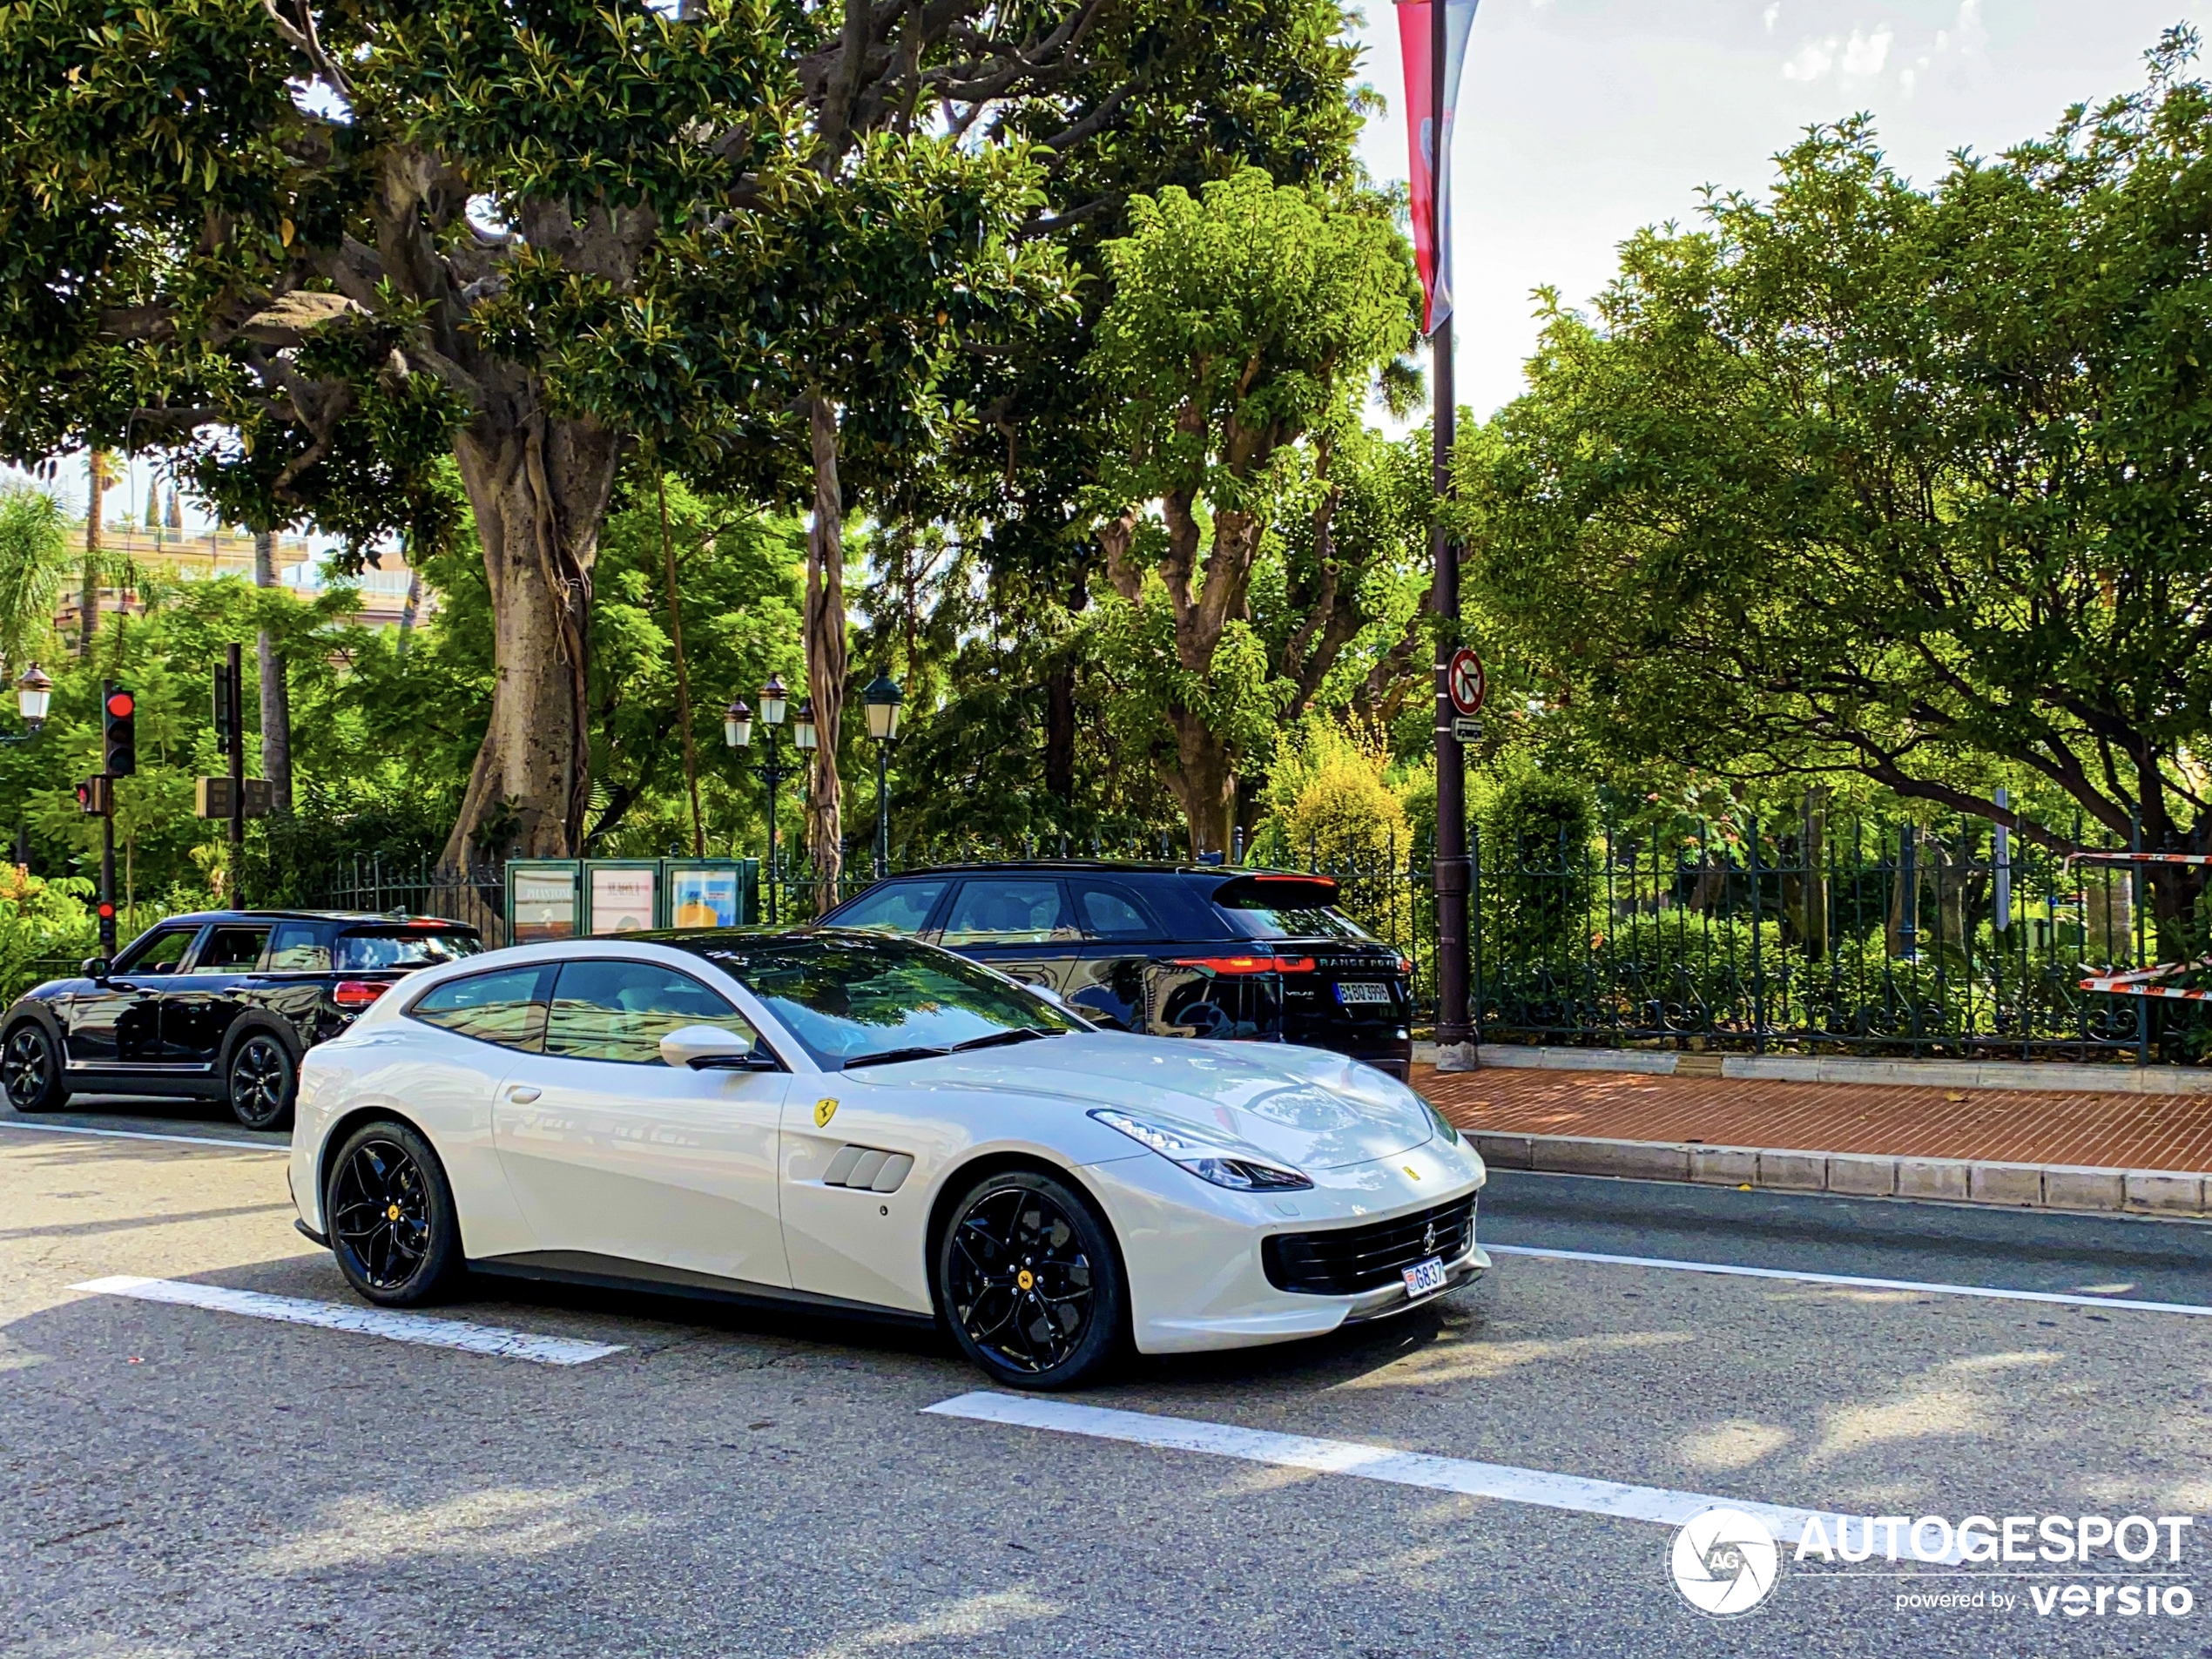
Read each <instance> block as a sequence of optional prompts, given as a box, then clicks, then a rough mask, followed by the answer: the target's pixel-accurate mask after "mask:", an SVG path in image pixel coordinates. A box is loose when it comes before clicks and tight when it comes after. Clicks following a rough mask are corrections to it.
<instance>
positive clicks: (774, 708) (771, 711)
mask: <svg viewBox="0 0 2212 1659" xmlns="http://www.w3.org/2000/svg"><path fill="white" fill-rule="evenodd" d="M789 701H790V694H789V693H788V692H787V691H785V689H784V681H783V676H782V675H780V674H771V675H769V676H768V683H767V684H766V685H764V686H762V687H761V688H760V725H761V726H762V727H763V728H764V729H765V731H766V732H767V735H768V744H767V749H768V752H767V755H766V757H765V759H763V760H762V761H761V762H760V763H759V765H756V766H754V767H753V768H752V771H753V772H754V774H755V775H756V776H757V777H759V779H760V781H761V782H762V783H764V784H765V785H767V786H768V920H769V921H770V923H771V924H773V923H774V921H776V788H777V786H778V785H779V784H781V783H782V782H783V780H784V778H785V775H786V774H785V769H784V765H783V756H782V753H781V752H780V751H779V749H778V748H777V747H776V733H777V732H779V731H780V730H781V729H782V727H783V724H784V710H785V708H786V705H788V703H789ZM752 725H753V721H752V710H751V709H749V708H747V707H745V703H744V701H743V700H742V699H740V700H739V701H738V702H735V703H732V704H731V705H730V706H729V707H728V708H726V709H725V710H724V711H722V740H723V742H725V744H727V745H729V746H730V747H731V748H732V749H738V750H749V749H751V748H752ZM809 735H810V736H811V735H812V729H811V728H809ZM735 850H736V849H735V848H732V852H735Z"/></svg>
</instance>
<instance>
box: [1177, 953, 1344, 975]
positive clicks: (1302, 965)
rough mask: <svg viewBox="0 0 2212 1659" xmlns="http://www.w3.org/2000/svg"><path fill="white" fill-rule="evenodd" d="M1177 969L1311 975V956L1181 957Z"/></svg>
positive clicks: (1210, 972) (1208, 971)
mask: <svg viewBox="0 0 2212 1659" xmlns="http://www.w3.org/2000/svg"><path fill="white" fill-rule="evenodd" d="M1170 966H1172V967H1176V968H1201V969H1203V970H1204V971H1205V972H1206V973H1209V974H1311V973H1312V971H1313V959H1312V957H1311V956H1181V957H1177V959H1176V960H1175V961H1174V962H1173V963H1172V964H1170Z"/></svg>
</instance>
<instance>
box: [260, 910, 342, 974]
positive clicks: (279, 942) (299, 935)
mask: <svg viewBox="0 0 2212 1659" xmlns="http://www.w3.org/2000/svg"><path fill="white" fill-rule="evenodd" d="M269 967H270V968H272V969H276V970H280V971H284V972H288V973H294V974H300V973H306V974H326V973H328V972H329V971H330V947H329V945H327V943H325V942H324V940H323V931H322V929H321V928H320V927H318V926H317V925H316V924H315V923H314V922H312V921H280V922H279V923H277V925H276V928H275V931H274V932H273V933H272V934H270V935H269Z"/></svg>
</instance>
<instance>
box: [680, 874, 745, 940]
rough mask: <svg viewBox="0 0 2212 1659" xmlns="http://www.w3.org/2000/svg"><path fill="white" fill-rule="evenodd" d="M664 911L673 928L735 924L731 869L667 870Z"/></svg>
mask: <svg viewBox="0 0 2212 1659" xmlns="http://www.w3.org/2000/svg"><path fill="white" fill-rule="evenodd" d="M668 914H669V915H670V916H671V918H673V920H672V921H671V924H670V925H671V926H672V927H736V926H737V925H738V873H737V872H736V871H735V870H671V871H670V872H669V873H668Z"/></svg>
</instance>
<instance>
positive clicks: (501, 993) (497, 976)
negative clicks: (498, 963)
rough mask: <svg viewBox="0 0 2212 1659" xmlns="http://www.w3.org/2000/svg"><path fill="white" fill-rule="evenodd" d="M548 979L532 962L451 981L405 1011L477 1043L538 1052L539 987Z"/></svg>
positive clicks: (540, 1034) (542, 1021) (542, 1037)
mask: <svg viewBox="0 0 2212 1659" xmlns="http://www.w3.org/2000/svg"><path fill="white" fill-rule="evenodd" d="M550 977H551V975H550V974H548V973H547V972H546V970H545V969H544V968H543V967H541V966H539V965H538V964H536V963H532V964H531V965H530V966H529V967H528V968H502V969H500V970H498V971H497V972H495V973H490V974H469V977H468V978H466V979H449V980H448V981H446V982H445V983H444V984H442V985H438V986H434V987H432V988H431V989H430V990H428V991H427V992H425V993H424V994H423V995H421V996H420V997H417V998H416V999H415V1005H414V1006H413V1007H412V1008H408V1014H409V1015H411V1016H413V1017H414V1018H415V1019H418V1020H421V1021H422V1022H424V1023H426V1024H428V1025H435V1026H441V1027H442V1028H445V1029H446V1030H448V1031H453V1032H457V1033H458V1034H459V1035H462V1036H464V1037H474V1038H475V1039H476V1041H477V1042H496V1043H497V1044H498V1045H499V1046H500V1047H501V1048H502V1049H522V1050H523V1052H524V1053H526V1054H536V1052H537V1051H538V1049H539V1047H540V1045H541V1044H542V1043H543V1042H544V1040H545V1002H544V999H543V997H542V996H540V995H539V988H540V986H541V985H542V984H543V982H544V981H546V980H548V979H550Z"/></svg>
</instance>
